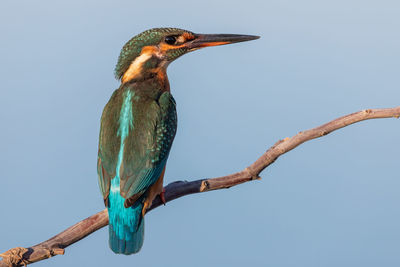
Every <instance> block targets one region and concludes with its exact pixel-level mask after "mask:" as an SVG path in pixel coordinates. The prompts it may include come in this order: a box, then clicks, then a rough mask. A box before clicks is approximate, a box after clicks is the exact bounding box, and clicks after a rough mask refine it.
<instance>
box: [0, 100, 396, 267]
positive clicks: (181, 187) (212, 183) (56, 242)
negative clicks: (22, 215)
mask: <svg viewBox="0 0 400 267" xmlns="http://www.w3.org/2000/svg"><path fill="white" fill-rule="evenodd" d="M399 117H400V106H399V107H395V108H386V109H367V110H362V111H359V112H356V113H352V114H349V115H346V116H343V117H340V118H338V119H335V120H333V121H331V122H328V123H326V124H324V125H321V126H319V127H316V128H313V129H310V130H307V131H304V132H299V133H298V134H296V135H295V136H293V137H290V138H285V139H283V140H279V141H278V142H276V143H275V145H273V146H272V147H271V148H269V149H268V150H267V151H266V152H265V153H264V154H263V155H262V156H261V157H260V158H258V159H257V160H256V161H255V162H254V163H253V164H251V165H250V166H248V167H247V168H245V169H244V170H242V171H240V172H237V173H234V174H230V175H227V176H223V177H218V178H211V179H201V180H197V181H192V182H186V181H177V182H173V183H170V184H169V185H167V186H166V187H165V200H166V202H169V201H172V200H174V199H177V198H180V197H183V196H186V195H189V194H195V193H201V192H207V191H211V190H218V189H223V188H230V187H232V186H235V185H239V184H242V183H245V182H248V181H252V180H254V179H259V174H260V173H261V172H262V171H263V170H264V169H265V168H267V167H268V166H269V165H271V164H272V163H274V161H275V160H277V159H278V158H279V157H280V156H281V155H283V154H285V153H286V152H288V151H290V150H292V149H294V148H295V147H297V146H299V145H301V144H302V143H304V142H306V141H309V140H312V139H315V138H318V137H322V136H325V135H327V134H329V133H331V132H333V131H335V130H338V129H340V128H343V127H346V126H348V125H350V124H353V123H356V122H360V121H364V120H369V119H378V118H399ZM160 205H162V202H161V200H160V199H159V198H156V199H155V200H154V201H153V203H152V206H151V207H150V209H149V210H148V211H150V210H152V209H155V208H157V207H159V206H160ZM107 224H108V213H107V210H102V211H100V212H99V213H97V214H95V215H92V216H90V217H89V218H86V219H84V220H82V221H80V222H78V223H77V224H75V225H73V226H71V227H69V228H68V229H66V230H65V231H63V232H61V233H59V234H58V235H56V236H54V237H52V238H50V239H49V240H47V241H44V242H42V243H40V244H38V245H35V246H33V247H30V248H22V247H18V248H13V249H10V250H8V251H6V252H5V253H3V254H0V256H1V257H2V258H3V259H2V260H1V261H0V267H10V266H22V265H27V264H30V263H33V262H37V261H41V260H44V259H47V258H50V257H52V256H55V255H62V254H64V248H66V247H68V246H69V245H72V244H73V243H75V242H77V241H79V240H81V239H82V238H85V237H86V236H88V235H89V234H91V233H93V232H95V231H97V230H99V229H100V228H102V227H104V226H106V225H107Z"/></svg>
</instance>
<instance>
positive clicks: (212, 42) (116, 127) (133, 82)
mask: <svg viewBox="0 0 400 267" xmlns="http://www.w3.org/2000/svg"><path fill="white" fill-rule="evenodd" d="M258 38H259V36H254V35H242V34H197V33H193V32H191V31H187V30H183V29H178V28H153V29H149V30H146V31H144V32H142V33H140V34H138V35H136V36H134V37H133V38H132V39H130V40H129V41H128V42H127V43H126V44H125V45H124V46H123V48H122V50H121V52H120V55H119V57H118V63H117V65H116V67H115V78H116V79H117V80H119V81H120V86H119V88H118V89H116V90H115V91H114V93H113V94H112V96H111V98H110V100H109V101H108V102H107V104H106V105H105V107H104V109H103V113H102V116H101V122H100V134H99V149H98V159H97V174H98V181H99V187H100V191H101V193H102V196H103V200H104V204H105V206H106V208H107V209H108V215H109V228H108V229H109V246H110V248H111V250H112V251H113V252H114V253H117V254H125V255H130V254H133V253H137V252H139V251H140V249H141V247H142V245H143V240H144V215H145V213H146V211H147V209H148V208H149V207H150V206H151V204H152V202H153V200H154V199H155V198H156V197H157V196H159V197H160V198H161V201H162V202H163V203H164V204H165V196H164V192H165V190H164V188H163V179H164V173H165V166H166V163H167V159H168V155H169V152H170V149H171V145H172V142H173V140H174V137H175V133H176V130H177V113H176V102H175V100H174V98H173V96H172V94H171V91H170V84H169V81H168V77H167V72H166V71H167V67H168V65H169V64H170V63H171V62H172V61H174V60H175V59H177V58H179V57H180V56H182V55H184V54H186V53H188V52H191V51H194V50H197V49H200V48H203V47H211V46H219V45H225V44H231V43H238V42H244V41H250V40H254V39H258Z"/></svg>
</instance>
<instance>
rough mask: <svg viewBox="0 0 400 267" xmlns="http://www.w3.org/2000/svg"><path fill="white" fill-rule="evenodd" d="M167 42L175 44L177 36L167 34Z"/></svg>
mask: <svg viewBox="0 0 400 267" xmlns="http://www.w3.org/2000/svg"><path fill="white" fill-rule="evenodd" d="M165 42H166V43H167V44H169V45H173V44H175V43H176V38H175V36H167V37H165Z"/></svg>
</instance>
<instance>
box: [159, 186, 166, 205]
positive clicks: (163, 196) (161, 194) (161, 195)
mask: <svg viewBox="0 0 400 267" xmlns="http://www.w3.org/2000/svg"><path fill="white" fill-rule="evenodd" d="M159 196H160V199H161V202H162V203H163V204H164V206H165V204H166V203H167V201H166V200H165V188H164V187H163V190H162V192H161V193H160V195H159Z"/></svg>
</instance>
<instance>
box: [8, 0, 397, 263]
mask: <svg viewBox="0 0 400 267" xmlns="http://www.w3.org/2000/svg"><path fill="white" fill-rule="evenodd" d="M160 26H173V27H180V28H184V29H188V30H191V31H194V32H201V33H243V34H255V35H260V36H261V39H259V40H256V41H252V42H247V43H241V44H235V45H231V46H223V47H215V48H208V49H203V50H201V51H196V52H194V53H191V54H189V55H185V56H184V57H182V58H180V59H179V60H177V61H176V62H174V63H173V64H171V66H170V67H169V71H168V74H169V78H170V82H171V88H172V92H173V94H174V97H175V99H176V101H177V104H178V106H177V109H178V116H179V126H178V133H177V136H176V139H175V143H174V146H173V148H172V151H171V154H170V159H169V162H168V167H167V174H166V182H167V183H169V182H172V181H175V180H183V179H186V180H194V179H200V178H205V177H216V176H221V175H225V174H229V173H232V172H236V171H239V170H241V169H243V168H244V167H246V166H247V165H248V164H250V163H251V162H252V161H254V160H255V159H256V158H258V157H259V156H260V155H261V154H262V153H263V152H264V151H265V150H266V149H267V148H268V147H269V146H271V145H273V144H274V143H275V142H276V141H277V140H279V139H281V138H284V137H287V136H292V135H294V134H296V133H297V132H298V131H301V130H305V129H308V128H311V127H315V126H318V125H320V124H322V123H325V122H327V121H329V120H331V119H334V118H336V117H339V116H342V115H345V114H347V113H351V112H355V111H358V110H360V109H364V108H381V107H393V106H398V105H399V104H400V91H399V84H400V75H399V68H400V52H399V51H400V50H399V47H400V34H399V29H400V4H399V2H398V1H386V0H382V1H365V0H364V1H344V0H336V1H317V0H315V1H312V0H305V1H282V0H275V1H268V0H267V1H265V0H264V1H261V0H260V1H252V0H248V1H240V2H233V1H217V2H215V1H208V0H204V1H194V2H193V3H190V2H189V1H174V0H173V1H163V2H149V1H140V2H138V1H122V0H118V1H99V0H97V1H94V0H93V1H77V0H69V1H50V0H44V1H28V0H25V1H15V0H12V1H11V0H2V1H1V4H0V40H1V49H0V78H1V86H0V88H1V89H0V123H1V131H0V151H1V153H0V169H1V177H2V178H1V181H2V182H1V186H0V201H1V202H2V206H1V214H2V215H1V218H2V220H1V227H0V251H5V250H7V249H9V248H11V247H16V246H25V247H27V246H30V245H34V244H37V243H39V242H41V241H43V240H45V239H47V238H49V237H51V236H53V235H54V234H56V233H58V232H60V231H61V230H64V229H65V228H67V227H69V226H71V225H72V224H74V223H76V222H78V221H79V220H81V219H83V218H85V217H87V216H89V215H92V214H93V213H95V212H98V211H99V210H101V209H102V208H103V201H102V198H101V195H100V192H99V189H98V185H97V174H96V160H97V142H98V131H99V120H100V115H101V112H102V109H103V107H104V105H105V103H106V102H107V101H108V99H109V97H110V96H111V94H112V92H113V90H114V89H115V88H117V87H118V82H117V81H116V80H115V79H114V77H113V69H114V66H115V64H116V60H117V57H118V54H119V51H120V48H121V47H122V45H123V44H124V43H125V42H126V41H127V40H128V39H130V38H131V37H132V36H133V35H136V34H138V33H140V32H141V31H143V30H145V29H148V28H152V27H160ZM399 133H400V121H399V120H395V119H385V120H375V121H368V122H362V123H359V124H356V125H353V126H350V127H348V128H345V129H342V130H340V131H338V132H335V133H333V134H331V135H329V136H326V137H324V138H322V139H319V140H314V141H311V142H309V143H306V144H303V145H302V146H300V147H299V148H297V149H295V150H294V151H292V152H290V153H288V154H286V155H284V156H282V157H281V158H280V159H279V160H278V161H277V162H275V163H274V164H273V165H272V166H271V167H270V168H268V169H267V170H266V171H265V172H263V173H262V175H261V176H262V178H263V179H262V180H261V181H256V182H252V183H247V184H244V185H241V186H238V187H235V188H231V189H229V190H222V191H218V192H210V193H206V194H202V195H192V196H189V197H185V198H181V199H179V200H176V201H174V202H171V203H168V204H167V206H166V207H161V208H158V209H156V210H154V211H152V212H151V213H150V214H149V215H148V216H147V217H146V238H145V243H144V246H143V249H142V251H141V252H140V254H137V255H133V256H128V257H127V256H118V255H114V254H113V253H112V252H111V250H110V249H109V248H108V241H107V239H108V232H107V230H106V228H104V229H102V230H100V231H98V232H96V233H94V234H92V235H91V236H89V237H88V238H86V239H84V240H82V241H81V242H79V243H77V244H75V245H73V246H71V247H69V248H67V249H66V254H65V256H57V257H54V258H53V259H50V260H46V261H43V262H40V263H37V264H35V266H59V267H63V266H99V267H100V266H141V267H145V266H161V265H162V266H233V267H235V266H244V265H246V266H250V265H251V266H274V267H281V266H282V267H286V266H306V267H311V266H364V267H368V266H386V267H388V266H399V265H400V254H399V251H400V228H399V225H400V210H399V203H400V194H399V192H400V179H399V178H400V175H399V169H398V166H399V160H398V158H399V147H400V139H399Z"/></svg>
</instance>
